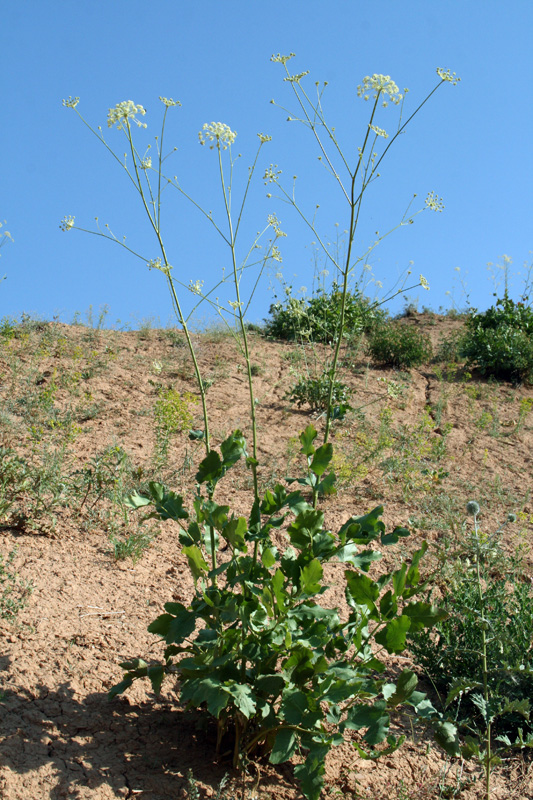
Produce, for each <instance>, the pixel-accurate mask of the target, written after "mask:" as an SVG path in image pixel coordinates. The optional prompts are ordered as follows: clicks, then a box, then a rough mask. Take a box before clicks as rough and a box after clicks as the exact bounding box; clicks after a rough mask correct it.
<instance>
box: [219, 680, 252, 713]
mask: <svg viewBox="0 0 533 800" xmlns="http://www.w3.org/2000/svg"><path fill="white" fill-rule="evenodd" d="M224 688H225V690H226V691H228V692H229V693H230V695H231V696H232V697H233V700H234V703H235V706H236V707H237V708H238V709H239V711H240V712H241V714H243V715H244V716H245V717H246V719H250V717H253V716H254V714H255V709H256V702H255V696H254V694H253V692H252V690H251V689H250V687H249V686H248V685H247V684H244V683H229V684H226V686H225V687H224Z"/></svg>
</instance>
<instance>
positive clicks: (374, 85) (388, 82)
mask: <svg viewBox="0 0 533 800" xmlns="http://www.w3.org/2000/svg"><path fill="white" fill-rule="evenodd" d="M368 92H373V93H374V94H373V95H372V96H373V97H374V98H375V99H377V98H378V97H380V96H381V95H382V96H384V97H386V98H388V99H389V100H390V102H391V103H394V104H395V105H398V104H399V102H400V100H401V99H402V98H403V94H400V90H399V89H398V87H397V86H396V84H395V83H394V81H393V80H392V79H391V76H390V75H377V74H374V75H372V76H370V75H367V76H366V77H365V78H363V83H362V84H360V86H358V87H357V96H358V97H364V99H365V100H368V99H369V97H370V95H369V94H367V93H368ZM383 105H384V106H387V105H388V101H387V100H386V99H384V100H383Z"/></svg>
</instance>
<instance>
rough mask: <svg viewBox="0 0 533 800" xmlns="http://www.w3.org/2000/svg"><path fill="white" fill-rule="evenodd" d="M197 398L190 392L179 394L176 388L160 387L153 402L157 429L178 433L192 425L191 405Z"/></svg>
mask: <svg viewBox="0 0 533 800" xmlns="http://www.w3.org/2000/svg"><path fill="white" fill-rule="evenodd" d="M196 403H198V398H197V397H195V395H193V394H191V393H190V392H185V393H184V394H183V395H181V394H180V393H179V392H178V391H176V389H172V388H168V389H161V390H160V392H159V397H158V399H157V400H156V403H155V409H154V413H155V419H156V425H157V427H158V429H159V428H160V429H162V430H163V431H164V432H165V433H168V434H172V433H178V432H179V431H182V430H184V429H185V428H190V426H191V425H192V420H193V415H192V413H191V409H190V407H191V405H196Z"/></svg>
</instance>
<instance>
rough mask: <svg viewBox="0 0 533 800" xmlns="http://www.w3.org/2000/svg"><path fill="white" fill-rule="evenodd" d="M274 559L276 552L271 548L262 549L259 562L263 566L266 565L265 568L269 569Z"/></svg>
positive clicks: (274, 561)
mask: <svg viewBox="0 0 533 800" xmlns="http://www.w3.org/2000/svg"><path fill="white" fill-rule="evenodd" d="M276 560H277V559H276V554H275V552H274V551H273V550H272V548H271V547H265V548H264V549H263V552H262V553H261V563H262V564H263V566H264V567H266V568H267V569H270V567H273V566H274V564H275V563H276Z"/></svg>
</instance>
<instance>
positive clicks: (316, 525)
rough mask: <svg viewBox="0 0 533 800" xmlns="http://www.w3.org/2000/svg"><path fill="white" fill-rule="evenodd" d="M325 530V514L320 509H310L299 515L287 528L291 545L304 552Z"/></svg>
mask: <svg viewBox="0 0 533 800" xmlns="http://www.w3.org/2000/svg"><path fill="white" fill-rule="evenodd" d="M323 528H324V514H323V512H322V511H319V510H318V509H309V510H308V511H302V512H300V513H299V514H298V516H297V517H296V519H295V520H294V521H293V522H292V523H291V524H290V525H289V527H288V528H287V533H288V534H289V537H290V540H291V544H293V545H294V546H295V547H297V548H298V549H299V550H304V549H306V548H308V547H309V546H310V545H311V544H312V540H313V536H315V534H317V533H320V532H321V531H322V530H323Z"/></svg>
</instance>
